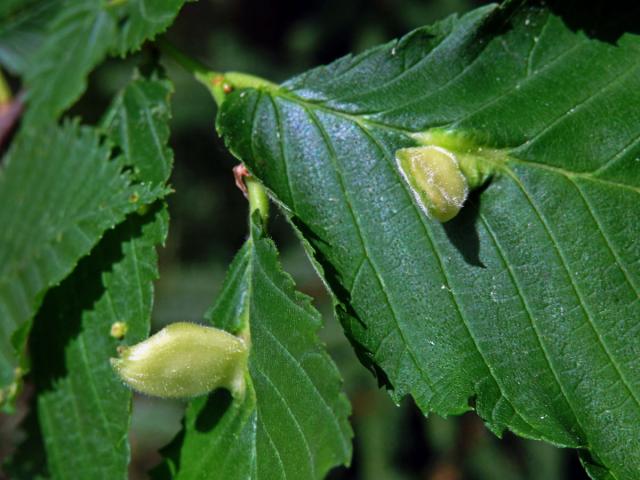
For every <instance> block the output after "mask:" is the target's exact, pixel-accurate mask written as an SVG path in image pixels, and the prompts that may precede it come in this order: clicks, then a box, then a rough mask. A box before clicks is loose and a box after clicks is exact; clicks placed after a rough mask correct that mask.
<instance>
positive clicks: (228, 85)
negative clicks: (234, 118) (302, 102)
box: [194, 71, 279, 106]
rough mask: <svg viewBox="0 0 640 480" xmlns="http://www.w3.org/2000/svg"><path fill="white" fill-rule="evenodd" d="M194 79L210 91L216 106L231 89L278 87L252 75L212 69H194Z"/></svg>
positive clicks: (272, 88) (271, 88) (270, 88)
mask: <svg viewBox="0 0 640 480" xmlns="http://www.w3.org/2000/svg"><path fill="white" fill-rule="evenodd" d="M194 75H195V77H196V79H197V80H198V81H200V82H201V83H203V84H204V85H205V86H206V87H207V88H208V89H209V91H210V92H211V95H212V96H213V99H214V100H215V101H216V103H217V104H218V106H220V105H222V103H223V102H224V99H225V97H226V96H227V95H228V94H230V93H231V92H232V91H234V90H236V89H241V88H258V89H259V88H266V89H269V90H274V89H277V88H279V87H278V86H277V85H276V84H275V83H272V82H270V81H268V80H265V79H263V78H260V77H255V76H253V75H247V74H246V73H239V72H227V73H218V72H212V71H196V72H195V73H194Z"/></svg>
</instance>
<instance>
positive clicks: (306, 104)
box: [218, 6, 640, 479]
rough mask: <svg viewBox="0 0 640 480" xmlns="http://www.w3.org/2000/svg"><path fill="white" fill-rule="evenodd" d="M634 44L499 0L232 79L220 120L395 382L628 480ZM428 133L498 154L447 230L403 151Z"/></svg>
mask: <svg viewBox="0 0 640 480" xmlns="http://www.w3.org/2000/svg"><path fill="white" fill-rule="evenodd" d="M639 54H640V40H639V39H638V37H637V36H633V35H630V34H626V35H624V36H622V37H621V38H619V39H618V40H617V43H608V42H605V41H602V40H599V39H597V38H588V37H586V36H585V35H584V34H583V33H580V32H577V33H576V32H574V31H572V30H570V29H569V28H568V27H567V26H566V25H565V24H564V23H563V20H562V19H561V18H559V17H558V16H556V15H554V14H552V13H550V12H549V11H547V10H545V9H543V8H537V7H526V8H522V9H521V10H519V11H518V12H516V14H515V15H514V16H513V17H511V18H507V15H506V13H505V12H504V11H503V10H500V9H497V8H495V7H493V6H490V7H485V8H482V9H479V10H476V11H474V12H472V13H470V14H468V15H466V16H464V17H462V18H459V19H458V18H449V19H447V20H445V21H443V22H441V23H439V24H437V25H435V26H433V27H426V28H422V29H419V30H416V31H414V32H412V33H410V34H408V35H407V36H406V37H404V38H402V39H401V40H399V41H396V42H391V43H390V44H387V45H383V46H381V47H378V48H375V49H373V50H370V51H368V52H365V53H363V54H361V55H359V56H356V57H351V56H349V57H345V58H343V59H340V60H338V61H336V62H335V63H333V64H331V65H329V66H326V67H320V68H317V69H315V70H312V71H310V72H308V73H306V74H303V75H300V76H298V77H296V78H294V79H292V80H290V81H289V82H287V83H285V84H284V85H283V87H281V88H279V89H275V88H270V87H264V88H262V89H258V90H255V89H244V90H242V89H238V90H236V91H235V92H234V93H232V94H231V95H229V96H228V97H227V100H226V101H225V102H224V104H223V106H222V109H221V111H220V114H219V117H218V128H219V130H220V132H221V134H222V135H223V136H224V137H225V139H226V141H227V143H228V145H229V147H230V148H231V150H232V151H233V152H234V153H235V154H236V155H237V156H238V157H239V158H241V159H242V160H243V161H245V162H246V164H247V166H248V167H249V168H250V170H252V172H253V173H255V174H256V175H257V176H258V177H259V178H261V179H262V180H263V181H264V183H265V184H266V186H267V187H268V188H270V189H271V191H272V193H273V195H274V197H275V198H276V199H277V200H278V201H279V202H280V203H282V204H283V206H284V207H285V208H286V210H287V211H288V212H289V213H290V216H291V219H292V222H293V223H294V225H295V226H296V227H297V228H298V230H299V231H300V233H301V234H302V236H303V237H304V238H305V239H306V240H308V242H309V245H308V249H309V251H310V253H311V255H312V256H313V257H314V259H315V261H316V262H317V263H318V265H319V267H320V268H321V269H322V270H323V271H324V277H325V279H326V280H327V283H328V284H329V286H330V287H331V290H332V291H333V293H334V295H335V296H336V298H337V300H338V306H337V309H338V313H339V315H340V317H341V320H342V322H343V325H344V327H345V329H346V331H347V334H348V336H349V337H350V338H351V339H352V341H353V342H354V344H355V345H356V347H357V349H358V352H359V353H360V355H361V356H362V358H363V359H364V360H365V362H366V363H368V364H369V365H371V367H372V368H374V369H375V370H376V371H377V372H378V373H380V374H381V375H383V377H382V378H384V379H385V380H386V382H387V383H388V385H389V387H390V389H392V391H393V395H394V397H395V398H400V397H402V396H404V395H407V394H410V395H412V396H413V397H414V399H415V400H416V402H417V403H418V405H419V406H420V407H421V408H422V409H423V411H425V412H429V411H435V412H438V413H440V414H443V415H448V414H457V413H461V412H464V411H466V410H469V409H471V408H475V409H476V410H477V412H478V414H479V415H480V416H482V418H483V419H484V420H485V421H486V423H487V425H488V426H489V427H490V428H491V429H492V430H493V431H495V432H496V433H500V432H502V431H503V430H504V429H506V428H508V429H510V430H512V431H514V432H516V433H518V434H520V435H523V436H526V437H529V438H535V439H543V440H546V441H548V442H552V443H554V444H556V445H563V446H569V447H575V448H579V449H580V451H581V455H582V458H583V460H584V462H585V463H586V464H587V468H588V469H589V472H590V474H592V475H593V476H594V477H597V478H619V479H622V478H625V479H627V478H640V447H639V444H638V439H639V438H640V368H639V365H640V364H639V363H638V358H640V343H639V342H638V331H639V330H638V329H639V328H640V323H639V322H640V301H639V293H638V291H639V285H640V243H639V242H638V241H637V239H638V238H640V209H639V208H638V205H639V200H640V163H639V162H638V159H639V157H640V141H639V140H638V138H639V137H640V113H639V112H640V110H638V105H639V104H640V61H639V58H640V55H639ZM435 127H440V128H442V129H445V130H451V131H453V132H458V133H460V132H461V133H463V134H466V135H467V136H468V138H470V139H472V141H473V142H475V143H476V144H477V145H478V146H479V147H480V148H481V147H485V149H486V148H487V147H488V148H489V149H497V150H491V151H493V152H501V153H500V154H501V155H502V157H501V158H502V159H503V160H505V163H501V164H499V166H498V167H497V168H498V171H497V172H496V174H495V176H494V178H493V179H492V181H491V182H490V183H489V184H488V185H487V186H486V187H485V188H483V189H481V190H480V191H476V192H474V194H472V196H471V198H470V200H469V201H468V202H467V206H466V207H465V208H463V210H462V212H461V213H460V214H459V216H458V217H456V218H455V219H454V220H452V221H451V222H449V223H447V224H444V225H443V224H440V223H437V222H435V221H433V220H431V219H428V218H426V217H425V215H424V214H423V213H422V211H421V210H420V208H419V207H418V205H417V204H416V202H415V200H414V198H413V196H412V194H411V192H410V190H409V188H408V186H407V184H406V183H405V182H404V181H403V179H402V177H401V175H400V172H399V171H398V168H397V167H396V162H395V159H394V156H395V155H394V153H395V151H396V150H397V149H399V148H403V147H408V146H413V145H416V140H414V139H413V137H411V136H410V134H412V133H414V132H421V131H426V130H428V129H431V128H435ZM496 155H497V154H496ZM490 157H491V155H489V156H488V157H486V158H490Z"/></svg>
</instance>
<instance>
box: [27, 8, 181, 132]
mask: <svg viewBox="0 0 640 480" xmlns="http://www.w3.org/2000/svg"><path fill="white" fill-rule="evenodd" d="M183 3H184V0H163V1H161V2H151V1H149V0H131V1H127V2H120V1H117V0H113V1H111V2H96V1H94V0H81V1H76V0H73V1H67V2H65V3H64V4H63V5H62V6H61V7H60V9H59V12H58V14H57V15H56V16H55V17H54V18H53V19H52V20H51V22H50V23H49V25H48V28H47V32H46V39H45V41H44V42H43V44H42V47H41V48H40V49H39V50H38V51H37V52H36V53H35V54H34V56H33V59H32V61H31V62H30V68H28V69H27V71H26V72H25V84H26V86H27V89H28V91H29V96H28V105H29V108H28V110H27V112H26V114H25V122H27V123H29V122H43V121H46V120H47V119H50V118H55V117H57V116H58V115H60V114H61V113H62V112H63V111H64V110H65V109H67V108H68V107H69V106H71V105H72V104H73V103H74V102H75V101H76V100H77V99H78V98H79V97H80V95H81V94H82V92H83V91H84V90H85V88H86V81H87V76H88V74H89V73H90V72H91V70H93V68H94V67H96V66H97V65H98V64H99V63H100V62H102V61H103V60H104V59H105V58H106V56H107V54H108V53H110V52H111V53H114V54H118V55H125V54H126V53H129V52H132V51H135V50H137V49H139V48H140V47H141V46H142V44H143V42H144V41H145V40H147V39H153V38H154V37H155V36H156V35H157V34H159V33H161V32H163V31H164V30H165V29H166V28H167V27H168V26H169V25H170V24H171V22H172V21H173V19H174V18H175V16H176V15H177V13H178V11H179V10H180V7H181V6H182V4H183ZM34 8H36V7H35V6H34Z"/></svg>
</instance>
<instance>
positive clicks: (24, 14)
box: [0, 0, 61, 75]
mask: <svg viewBox="0 0 640 480" xmlns="http://www.w3.org/2000/svg"><path fill="white" fill-rule="evenodd" d="M60 4H61V0H33V1H15V2H11V1H7V2H6V3H4V4H3V5H2V6H0V64H1V65H2V66H4V67H5V68H6V69H7V70H9V71H10V72H12V73H13V74H15V75H19V74H21V73H23V72H24V71H25V70H26V69H27V68H28V65H29V61H30V60H31V57H32V55H33V54H34V53H35V52H36V51H37V50H38V49H39V48H40V46H41V45H42V42H43V41H44V39H45V30H46V27H47V24H48V23H49V21H50V20H51V18H52V17H53V16H55V14H56V13H57V11H58V10H59V8H60Z"/></svg>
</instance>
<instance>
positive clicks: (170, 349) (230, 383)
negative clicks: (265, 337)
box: [111, 322, 247, 398]
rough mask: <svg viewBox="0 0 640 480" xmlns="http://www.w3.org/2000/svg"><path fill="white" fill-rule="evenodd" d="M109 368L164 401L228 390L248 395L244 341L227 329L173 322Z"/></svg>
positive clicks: (124, 350) (127, 349)
mask: <svg viewBox="0 0 640 480" xmlns="http://www.w3.org/2000/svg"><path fill="white" fill-rule="evenodd" d="M119 354H120V358H112V359H111V364H112V365H113V367H114V368H115V370H116V372H117V373H118V375H119V376H120V378H121V379H122V380H123V381H124V382H125V383H126V384H127V385H129V386H130V387H131V388H133V389H135V390H137V391H139V392H142V393H146V394H148V395H153V396H156V397H163V398H185V397H193V396H196V395H203V394H205V393H208V392H210V391H211V390H214V389H216V388H219V387H222V388H227V389H228V390H230V391H231V393H232V394H233V395H234V396H238V395H242V393H243V392H244V372H245V368H246V363H247V346H246V344H245V342H244V341H243V340H242V339H241V338H238V337H236V336H234V335H232V334H230V333H228V332H225V331H224V330H220V329H218V328H213V327H207V326H204V325H197V324H195V323H182V322H181V323H174V324H171V325H169V326H167V327H165V328H163V329H162V330H160V331H159V332H158V333H156V334H155V335H152V336H151V337H149V338H147V339H146V340H144V341H143V342H140V343H138V344H136V345H133V346H131V347H127V348H124V349H122V350H121V351H119Z"/></svg>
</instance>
